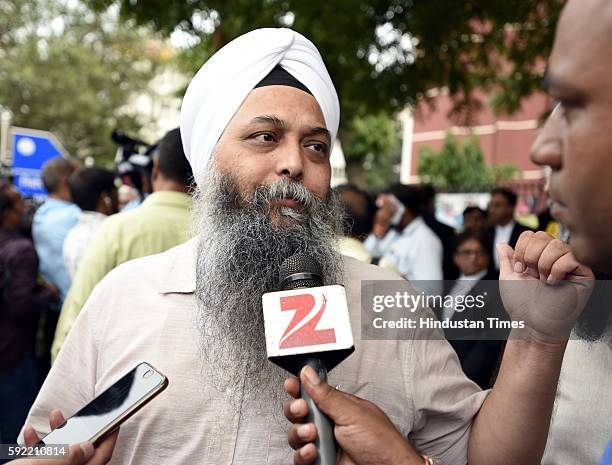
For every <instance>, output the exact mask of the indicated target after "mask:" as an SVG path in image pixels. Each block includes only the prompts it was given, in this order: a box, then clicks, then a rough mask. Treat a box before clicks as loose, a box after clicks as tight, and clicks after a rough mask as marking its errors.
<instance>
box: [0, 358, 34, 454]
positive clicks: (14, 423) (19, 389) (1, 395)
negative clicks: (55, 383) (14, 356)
mask: <svg viewBox="0 0 612 465" xmlns="http://www.w3.org/2000/svg"><path fill="white" fill-rule="evenodd" d="M38 385H39V380H38V364H37V362H36V357H34V354H33V353H32V354H28V355H27V356H26V357H24V358H23V359H22V360H21V361H19V362H18V363H17V365H15V366H14V367H11V368H9V369H7V370H3V371H0V444H15V443H16V442H17V436H18V435H19V431H21V427H22V426H23V424H24V423H25V420H26V417H27V416H28V412H29V411H30V408H31V407H32V404H33V403H34V399H35V398H36V394H38ZM0 463H2V461H1V460H0Z"/></svg>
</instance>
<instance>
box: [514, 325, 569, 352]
mask: <svg viewBox="0 0 612 465" xmlns="http://www.w3.org/2000/svg"><path fill="white" fill-rule="evenodd" d="M570 334H571V333H568V334H566V335H565V336H560V335H555V336H552V335H549V334H542V333H540V332H539V331H536V330H534V329H532V328H529V327H525V328H520V329H513V330H512V331H511V332H510V335H509V336H508V341H516V342H521V343H522V344H520V346H521V347H523V348H524V349H525V350H530V351H538V352H545V353H550V354H556V353H564V352H565V348H566V347H567V341H568V339H569V337H570Z"/></svg>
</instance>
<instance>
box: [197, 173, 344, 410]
mask: <svg viewBox="0 0 612 465" xmlns="http://www.w3.org/2000/svg"><path fill="white" fill-rule="evenodd" d="M202 185H203V186H204V188H203V189H201V190H199V191H198V192H197V193H196V199H195V205H196V211H195V218H194V225H195V228H196V232H197V233H198V234H199V244H198V255H197V272H196V301H197V306H198V312H197V323H198V327H199V331H200V335H201V344H200V347H201V350H202V356H203V360H204V362H205V363H204V366H206V367H208V369H207V371H208V372H207V373H206V375H207V378H208V380H209V381H210V382H211V383H212V384H213V386H214V387H215V388H216V389H217V390H219V391H220V392H225V393H232V392H236V393H242V396H240V395H237V396H232V397H233V398H234V399H238V398H241V397H242V400H243V405H244V401H245V400H247V401H249V403H248V404H247V405H250V406H253V405H255V406H258V408H257V411H259V412H260V413H263V412H268V413H269V412H270V411H271V410H272V411H274V412H279V411H280V410H279V405H280V401H281V398H282V395H283V394H282V393H283V390H282V383H283V380H284V379H285V378H286V377H287V374H286V372H283V371H282V370H281V369H280V368H278V367H276V366H274V365H272V364H271V363H270V362H269V361H268V360H267V357H266V342H265V333H264V319H263V312H262V303H261V296H262V294H264V293H266V292H271V291H276V290H278V289H277V285H278V272H279V268H280V265H281V263H282V262H283V261H284V260H285V259H286V258H288V257H290V256H291V255H293V254H295V253H297V252H305V253H307V254H309V255H310V256H311V257H312V258H314V259H315V260H317V261H318V262H319V263H320V264H321V267H322V270H323V277H324V283H325V284H326V285H328V284H340V283H342V281H343V279H342V262H341V257H340V255H339V253H338V252H337V249H336V244H337V240H338V238H339V235H340V233H341V231H342V221H343V220H342V213H341V211H342V208H341V204H340V203H339V200H338V198H337V197H336V196H335V195H333V194H330V196H329V198H328V199H326V200H325V201H321V200H319V199H318V198H317V197H315V196H314V195H313V194H311V193H310V192H309V191H308V190H307V189H306V188H305V187H304V186H303V185H302V184H301V183H297V182H289V181H283V182H279V183H275V184H273V185H271V186H260V187H258V188H257V189H256V190H255V192H254V193H253V195H252V196H251V198H249V199H247V198H245V196H244V195H243V194H241V192H240V191H239V188H238V184H237V182H236V181H235V180H234V179H233V178H232V176H231V175H229V174H225V173H219V172H218V171H217V170H216V169H215V168H214V167H213V168H211V169H210V170H209V172H208V174H207V175H206V179H204V180H203V183H202ZM275 198H276V199H280V198H293V199H295V200H298V201H300V202H301V203H302V204H303V205H304V211H303V212H297V211H295V210H292V209H290V208H278V207H271V205H270V201H271V200H272V199H275ZM273 214H274V215H276V217H277V218H282V220H283V222H285V221H286V222H287V225H286V226H284V227H282V226H277V225H275V224H274V223H273V222H272V221H271V219H270V217H271V216H272V215H273ZM230 403H231V399H230Z"/></svg>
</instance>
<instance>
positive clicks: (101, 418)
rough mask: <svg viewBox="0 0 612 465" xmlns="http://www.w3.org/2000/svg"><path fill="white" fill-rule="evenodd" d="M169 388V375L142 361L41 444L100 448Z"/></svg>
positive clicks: (51, 433)
mask: <svg viewBox="0 0 612 465" xmlns="http://www.w3.org/2000/svg"><path fill="white" fill-rule="evenodd" d="M167 386H168V378H167V377H166V376H164V375H163V374H162V373H161V372H159V371H158V370H156V369H155V368H154V367H153V366H151V365H150V364H148V363H146V362H142V363H140V364H138V365H137V366H136V367H135V368H134V369H132V370H131V371H130V372H128V373H127V374H126V375H124V376H123V377H122V378H121V379H119V380H118V381H117V382H116V383H115V384H113V385H112V386H111V387H109V388H108V389H106V390H105V391H104V392H103V393H102V394H100V395H99V396H98V397H96V398H95V399H94V400H92V401H91V402H90V403H89V404H87V405H86V406H85V407H83V408H82V409H81V410H79V411H78V412H77V413H75V414H74V415H73V416H71V417H70V418H68V419H67V420H66V421H65V422H64V423H63V424H61V425H60V426H58V427H57V428H56V429H54V430H53V431H51V432H50V433H49V434H48V435H47V436H45V437H43V438H42V439H41V441H40V442H39V443H38V445H51V444H68V445H72V444H80V443H82V442H86V441H89V442H92V443H93V444H94V445H96V446H97V445H98V444H99V442H100V441H101V440H102V439H103V438H105V437H106V436H108V435H109V434H111V433H112V432H113V431H115V430H116V429H117V428H119V426H120V425H121V424H122V423H123V422H125V421H126V420H127V419H128V418H130V417H131V416H132V415H134V414H135V413H136V412H137V411H138V410H140V409H141V408H142V407H144V406H145V405H146V404H147V403H148V402H150V401H151V400H153V399H154V398H155V397H156V396H157V395H158V394H159V393H160V392H162V391H163V390H164V389H166V387H167Z"/></svg>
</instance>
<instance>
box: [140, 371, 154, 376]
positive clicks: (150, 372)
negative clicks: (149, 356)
mask: <svg viewBox="0 0 612 465" xmlns="http://www.w3.org/2000/svg"><path fill="white" fill-rule="evenodd" d="M151 376H153V370H147V371H145V372H144V373H143V374H142V377H143V378H150V377H151Z"/></svg>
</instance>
